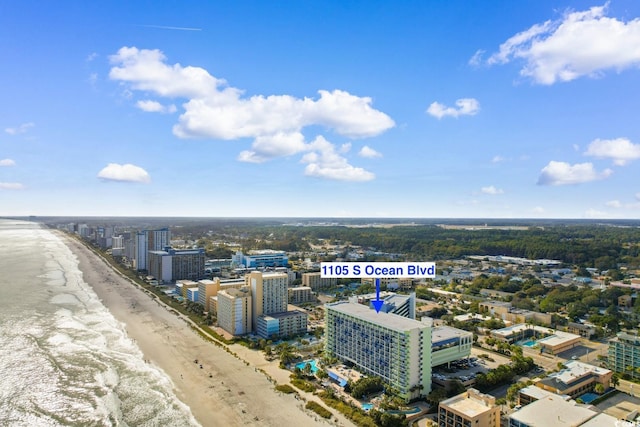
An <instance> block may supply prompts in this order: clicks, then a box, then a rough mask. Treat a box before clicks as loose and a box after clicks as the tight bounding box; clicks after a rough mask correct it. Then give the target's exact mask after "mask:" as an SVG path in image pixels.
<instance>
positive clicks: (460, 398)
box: [440, 392, 495, 418]
mask: <svg viewBox="0 0 640 427" xmlns="http://www.w3.org/2000/svg"><path fill="white" fill-rule="evenodd" d="M482 396H484V395H482ZM440 405H441V406H446V407H447V408H449V409H453V410H454V411H456V412H459V413H461V414H464V415H465V416H466V417H468V418H475V417H477V416H478V415H480V414H483V413H485V412H487V411H491V410H492V409H493V408H495V406H490V405H487V404H486V403H485V402H484V401H482V399H478V398H477V397H474V395H473V394H472V393H470V392H465V393H462V394H459V395H457V396H453V397H451V398H449V399H447V400H443V401H442V402H440Z"/></svg>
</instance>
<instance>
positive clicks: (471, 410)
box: [438, 388, 500, 427]
mask: <svg viewBox="0 0 640 427" xmlns="http://www.w3.org/2000/svg"><path fill="white" fill-rule="evenodd" d="M438 425H439V426H442V427H500V407H499V406H496V398H495V397H493V396H490V395H488V394H482V393H480V392H479V391H478V390H476V389H473V388H470V389H469V390H467V391H465V392H464V393H462V394H459V395H457V396H453V397H452V398H450V399H447V400H443V401H442V402H440V406H439V408H438Z"/></svg>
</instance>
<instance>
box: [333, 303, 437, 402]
mask: <svg viewBox="0 0 640 427" xmlns="http://www.w3.org/2000/svg"><path fill="white" fill-rule="evenodd" d="M325 312H326V331H327V334H326V343H325V351H326V355H327V356H329V357H337V358H338V359H340V360H342V361H345V362H350V363H353V364H354V365H356V366H357V367H358V369H359V370H361V371H363V372H364V373H367V374H369V375H375V376H379V377H380V378H382V379H383V380H384V381H385V382H387V383H388V384H390V385H392V386H393V387H394V388H396V389H397V390H398V392H399V395H400V396H401V397H403V398H404V399H407V400H409V399H412V398H416V397H420V396H426V395H427V394H429V392H430V391H431V330H432V321H431V319H425V320H426V321H423V322H419V321H416V320H412V319H408V318H406V317H402V316H399V315H397V314H391V313H383V312H380V313H377V312H376V311H375V310H371V309H369V307H367V306H364V305H361V304H354V303H349V302H337V303H333V304H328V305H326V306H325Z"/></svg>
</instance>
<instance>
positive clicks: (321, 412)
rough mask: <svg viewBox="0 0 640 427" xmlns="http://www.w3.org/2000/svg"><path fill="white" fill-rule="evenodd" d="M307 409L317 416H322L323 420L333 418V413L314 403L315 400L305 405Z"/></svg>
mask: <svg viewBox="0 0 640 427" xmlns="http://www.w3.org/2000/svg"><path fill="white" fill-rule="evenodd" d="M305 408H307V409H310V410H312V411H313V412H315V413H316V414H318V415H320V416H321V417H322V418H326V419H329V418H331V415H332V414H331V411H329V410H327V409H325V408H324V407H323V406H322V405H320V404H319V403H318V402H314V401H313V400H310V401H309V402H307V404H306V405H305Z"/></svg>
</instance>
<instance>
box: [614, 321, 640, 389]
mask: <svg viewBox="0 0 640 427" xmlns="http://www.w3.org/2000/svg"><path fill="white" fill-rule="evenodd" d="M608 366H609V368H611V369H612V370H613V371H615V372H625V373H628V374H630V375H632V376H633V378H640V374H639V373H638V372H636V368H640V336H638V334H637V331H633V332H619V333H618V336H617V337H616V338H613V339H612V340H610V341H609V363H608Z"/></svg>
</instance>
